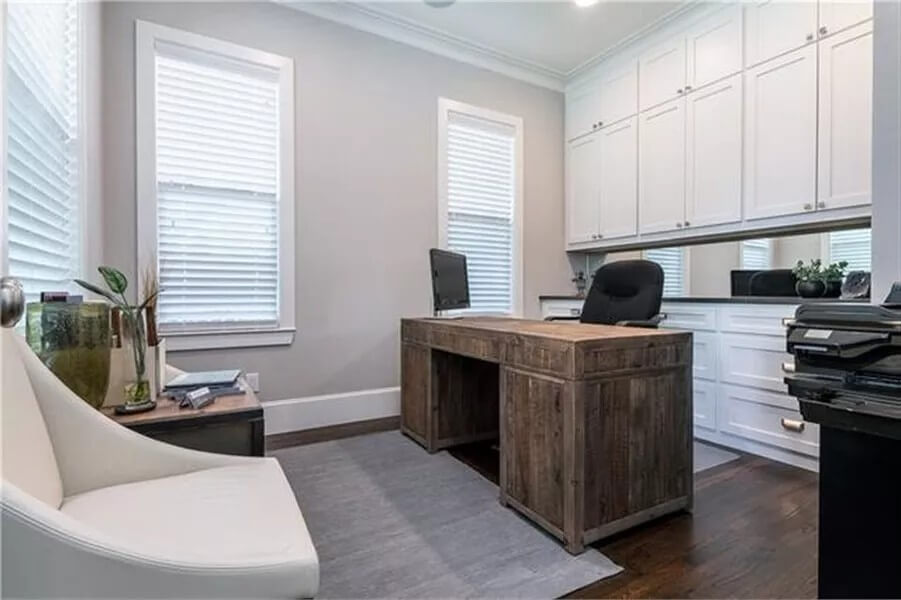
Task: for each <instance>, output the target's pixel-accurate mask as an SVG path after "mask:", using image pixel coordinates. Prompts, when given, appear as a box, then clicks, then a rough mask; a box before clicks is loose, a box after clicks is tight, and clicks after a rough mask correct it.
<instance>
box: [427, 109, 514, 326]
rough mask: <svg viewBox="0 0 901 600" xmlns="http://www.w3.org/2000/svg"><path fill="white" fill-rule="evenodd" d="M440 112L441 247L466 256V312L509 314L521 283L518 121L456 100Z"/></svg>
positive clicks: (512, 311) (512, 309)
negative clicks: (442, 141)
mask: <svg viewBox="0 0 901 600" xmlns="http://www.w3.org/2000/svg"><path fill="white" fill-rule="evenodd" d="M444 115H445V131H444V132H443V133H444V139H445V147H444V155H443V160H442V163H443V165H444V170H445V172H444V173H443V176H444V178H445V179H444V184H445V185H444V196H445V197H444V198H443V206H442V210H443V212H444V214H443V215H442V217H443V221H442V222H443V224H444V231H443V232H442V234H443V236H444V238H445V239H444V240H443V245H444V246H445V247H446V248H447V249H449V250H452V251H454V252H460V253H462V254H465V255H466V262H467V271H468V274H469V294H470V311H472V312H481V313H501V314H513V313H515V312H517V310H518V307H517V302H518V298H517V292H516V288H517V286H518V285H519V281H518V279H519V276H518V273H517V265H518V263H519V257H518V252H519V249H518V244H517V227H518V223H517V222H516V214H517V202H518V200H517V198H518V194H519V193H520V190H519V189H518V188H519V186H520V182H519V180H518V175H517V173H518V168H519V167H518V164H517V161H518V160H519V156H518V154H519V150H518V148H519V145H518V137H519V135H520V127H519V126H518V120H517V119H515V118H511V117H506V116H505V115H494V116H492V114H491V113H488V112H487V111H482V110H481V109H476V108H474V107H466V106H465V105H460V104H458V103H453V107H450V108H448V109H446V111H445V112H444ZM501 119H502V120H501Z"/></svg>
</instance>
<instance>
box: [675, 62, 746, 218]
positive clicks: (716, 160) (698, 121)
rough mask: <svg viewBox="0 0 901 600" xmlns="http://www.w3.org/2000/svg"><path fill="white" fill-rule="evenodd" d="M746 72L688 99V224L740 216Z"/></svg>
mask: <svg viewBox="0 0 901 600" xmlns="http://www.w3.org/2000/svg"><path fill="white" fill-rule="evenodd" d="M741 81H742V76H741V73H739V74H738V75H733V76H732V77H730V78H729V79H726V80H725V81H721V82H719V83H715V84H713V85H710V86H707V87H705V88H703V89H701V90H698V91H694V92H692V93H690V94H689V95H688V96H687V97H686V98H685V103H686V106H685V177H686V181H685V220H686V222H687V223H686V224H687V225H689V226H692V227H694V226H701V225H715V224H718V223H732V222H735V221H740V220H741V161H742V155H741V151H742V150H741V143H742V137H741V135H742V133H741V132H742V118H741V103H742V95H741V91H742V85H741Z"/></svg>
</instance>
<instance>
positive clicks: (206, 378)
mask: <svg viewBox="0 0 901 600" xmlns="http://www.w3.org/2000/svg"><path fill="white" fill-rule="evenodd" d="M239 377H241V371H240V369H228V370H225V371H201V372H197V373H182V374H181V375H178V376H177V377H175V378H174V379H173V380H172V381H170V382H169V383H167V384H166V387H165V388H164V389H163V395H164V396H166V397H168V398H170V399H171V400H173V401H176V402H178V403H179V406H182V407H185V408H186V407H188V406H191V407H193V408H202V407H203V406H206V405H207V404H209V403H210V402H213V401H214V400H215V399H216V398H217V397H219V396H234V395H238V394H244V393H245V391H244V388H243V387H241V384H240V383H238V378H239Z"/></svg>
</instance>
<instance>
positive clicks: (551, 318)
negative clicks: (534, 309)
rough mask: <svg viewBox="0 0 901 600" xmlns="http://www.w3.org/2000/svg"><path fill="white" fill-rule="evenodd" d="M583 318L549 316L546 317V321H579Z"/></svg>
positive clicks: (577, 316) (575, 316)
mask: <svg viewBox="0 0 901 600" xmlns="http://www.w3.org/2000/svg"><path fill="white" fill-rule="evenodd" d="M580 318H581V317H580V316H579V315H569V316H557V317H555V316H553V315H551V316H549V317H545V318H544V320H545V321H578V320H579V319H580Z"/></svg>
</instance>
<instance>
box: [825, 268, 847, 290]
mask: <svg viewBox="0 0 901 600" xmlns="http://www.w3.org/2000/svg"><path fill="white" fill-rule="evenodd" d="M847 267H848V261H846V260H843V261H839V262H837V263H830V264H829V266H828V267H826V268H825V269H823V283H824V284H825V285H826V291H825V292H824V293H823V295H824V296H825V297H826V298H838V297H839V296H841V294H842V280H844V278H845V269H846V268H847Z"/></svg>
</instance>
